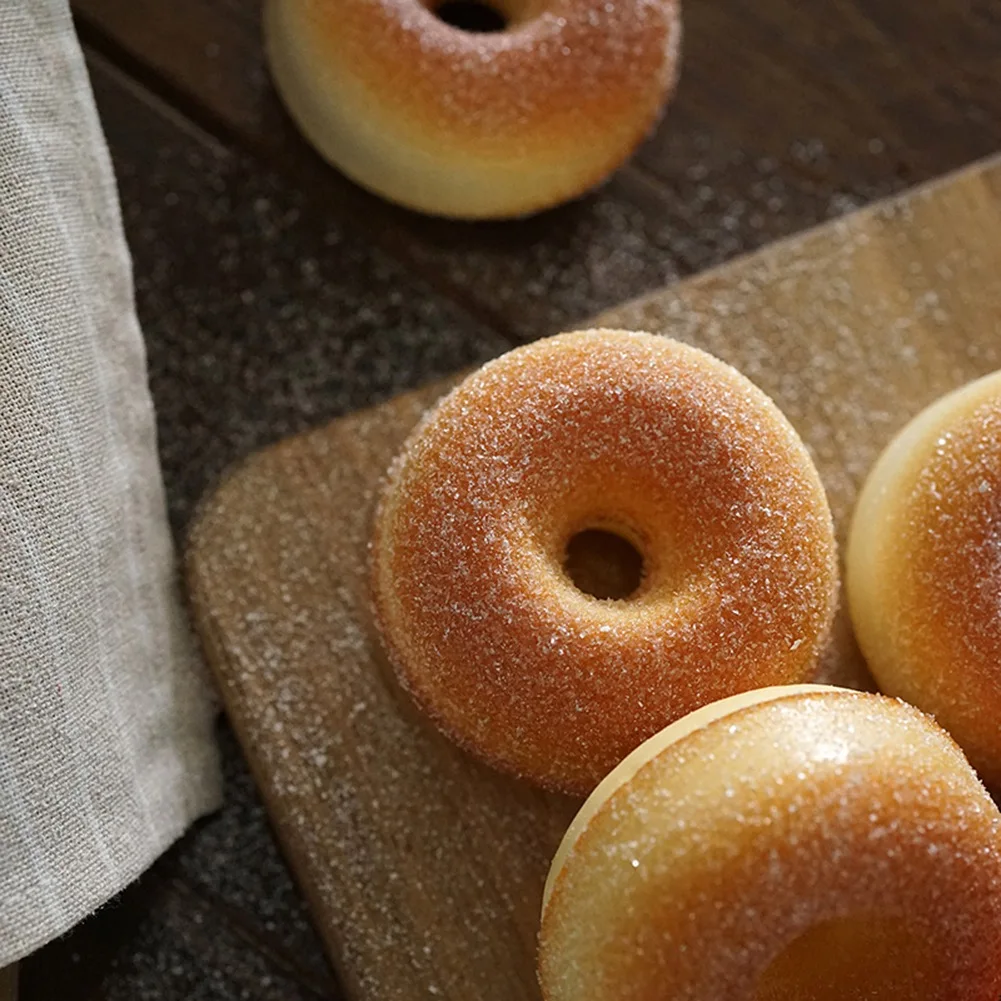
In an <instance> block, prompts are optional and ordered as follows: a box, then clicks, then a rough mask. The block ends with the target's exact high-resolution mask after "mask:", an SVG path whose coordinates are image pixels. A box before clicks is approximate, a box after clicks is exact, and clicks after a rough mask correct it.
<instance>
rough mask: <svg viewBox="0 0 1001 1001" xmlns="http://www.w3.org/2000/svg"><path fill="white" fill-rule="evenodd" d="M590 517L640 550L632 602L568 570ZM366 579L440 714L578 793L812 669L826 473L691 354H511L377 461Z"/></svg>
mask: <svg viewBox="0 0 1001 1001" xmlns="http://www.w3.org/2000/svg"><path fill="white" fill-rule="evenodd" d="M594 527H599V528H602V529H608V530H612V531H614V532H616V533H617V534H619V535H621V536H623V537H625V538H626V539H628V540H629V541H631V542H632V543H633V544H634V545H635V546H636V548H637V549H638V550H639V552H640V553H641V554H642V556H643V559H644V564H645V573H644V576H643V579H642V583H641V585H640V587H639V589H638V591H637V592H636V593H635V594H634V595H632V596H631V597H630V598H628V599H625V600H619V601H610V600H599V599H597V598H595V597H592V596H591V595H589V594H586V593H584V592H582V591H581V590H579V589H578V588H577V587H575V586H574V584H573V582H572V581H571V579H570V578H569V577H568V575H567V573H566V572H565V571H564V569H563V563H564V554H565V552H566V547H567V543H568V540H569V539H570V538H572V537H573V536H574V535H575V534H576V533H578V532H580V531H582V530H585V529H588V528H594ZM371 579H372V591H373V597H374V607H375V612H376V618H377V621H378V623H379V625H380V628H381V632H382V635H383V639H384V642H385V646H386V650H387V652H388V655H389V658H390V660H391V661H392V663H393V664H394V665H395V667H396V670H397V673H398V676H399V678H400V680H401V681H402V683H403V685H404V687H405V688H406V689H408V690H409V691H410V692H411V693H412V695H413V697H414V698H415V699H416V701H417V702H418V703H419V704H420V705H421V706H422V707H423V708H424V710H425V711H426V712H427V713H428V714H429V715H430V716H431V717H432V718H433V719H434V720H435V722H436V723H437V724H438V725H439V726H440V727H441V728H442V729H443V730H444V731H445V732H446V733H448V734H449V735H450V736H451V737H453V738H454V739H455V740H456V741H458V742H459V743H460V744H462V745H463V746H465V747H466V748H468V749H469V750H471V751H473V752H474V753H475V754H477V755H478V756H479V757H481V758H482V759H484V760H486V761H487V762H489V763H491V764H494V765H496V766H498V767H500V768H502V769H505V770H507V771H510V772H513V773H515V774H517V775H521V776H524V777H526V778H529V779H531V780H533V781H535V782H537V783H540V784H542V785H545V786H548V787H551V788H556V789H562V790H566V791H569V792H576V793H584V792H587V791H589V790H590V789H592V788H593V787H594V785H595V783H597V781H598V780H599V779H600V778H601V776H602V775H604V774H605V773H606V772H607V771H608V770H609V769H610V768H611V767H612V766H613V765H614V764H615V763H616V762H617V761H619V760H621V758H622V757H624V756H625V755H626V754H627V753H628V752H629V751H631V750H632V749H633V748H634V747H636V745H637V744H639V743H640V742H641V741H642V740H644V739H645V738H646V737H648V736H650V735H651V734H653V733H655V732H657V731H658V730H660V729H661V728H662V727H663V726H664V725H666V724H667V723H669V722H670V721H672V720H674V719H678V718H679V717H681V716H684V715H685V714H686V713H688V712H690V711H691V710H692V709H695V708H697V707H698V706H700V705H703V704H705V703H707V702H711V701H713V700H715V699H718V698H721V697H723V696H726V695H730V694H733V693H735V692H740V691H746V690H748V689H751V688H756V687H760V686H764V685H772V684H784V683H793V682H797V681H802V680H804V679H805V678H806V677H807V676H808V675H809V674H810V673H811V670H812V669H813V667H814V665H815V662H816V660H817V656H818V652H819V651H820V649H821V647H822V645H823V643H824V641H825V638H826V636H827V633H828V629H829V626H830V623H831V619H832V616H833V612H834V607H835V601H836V591H837V567H836V555H835V543H834V536H833V529H832V524H831V516H830V512H829V510H828V507H827V502H826V498H825V495H824V491H823V488H822V486H821V483H820V480H819V478H818V476H817V473H816V470H815V468H814V466H813V464H812V462H811V460H810V458H809V455H808V454H807V452H806V449H805V448H804V446H803V444H802V442H801V441H800V440H799V438H798V437H797V435H796V433H795V432H794V431H793V429H792V427H791V426H790V425H789V423H788V422H787V421H786V420H785V418H784V417H783V416H782V414H781V413H780V412H779V410H778V409H777V408H776V407H775V405H774V404H773V403H772V402H771V400H769V399H768V397H767V396H765V394H764V393H762V392H761V391H760V390H759V389H757V388H756V387H755V386H753V385H752V384H751V383H750V382H749V381H748V380H747V379H745V378H744V377H743V376H742V375H740V373H738V372H737V371H736V370H735V369H733V368H731V367H730V366H728V365H725V364H724V363H723V362H720V361H718V360H717V359H715V358H713V357H711V356H710V355H707V354H705V353H704V352H702V351H698V350H696V349H695V348H691V347H688V346H685V345H683V344H679V343H677V342H675V341H671V340H669V339H667V338H663V337H656V336H653V335H650V334H639V333H627V332H624V331H607V330H606V331H590V332H580V333H574V334H564V335H561V336H558V337H554V338H550V339H548V340H544V341H540V342H537V343H535V344H532V345H529V346H527V347H523V348H519V349H517V350H515V351H512V352H510V353H508V354H507V355H505V356H503V357H502V358H500V359H498V360H496V361H494V362H492V363H490V364H488V365H486V366H485V367H484V368H483V369H481V370H480V371H479V372H478V373H476V374H474V375H473V376H471V377H470V378H469V379H467V380H466V381H465V382H464V383H462V384H461V385H460V386H459V387H458V388H457V389H456V390H454V391H453V392H452V393H451V394H450V395H449V396H448V397H446V398H445V399H444V400H443V401H442V402H441V403H440V404H439V405H438V407H437V408H436V409H435V410H434V411H433V412H432V413H431V414H430V415H429V416H428V417H427V418H426V419H425V420H424V421H423V422H422V424H421V425H420V426H419V427H418V428H417V430H416V431H415V432H414V434H413V435H412V436H411V438H410V439H409V441H408V442H407V444H406V445H405V447H404V449H403V451H402V453H401V455H400V456H399V458H398V459H397V460H396V462H395V463H394V465H393V467H392V469H391V471H390V475H389V477H388V481H387V484H386V486H385V489H384V491H383V494H382V499H381V503H380V506H379V509H378V512H377V516H376V519H375V525H374V532H373V540H372V578H371Z"/></svg>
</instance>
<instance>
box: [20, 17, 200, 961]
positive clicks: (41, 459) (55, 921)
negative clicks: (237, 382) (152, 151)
mask: <svg viewBox="0 0 1001 1001" xmlns="http://www.w3.org/2000/svg"><path fill="white" fill-rule="evenodd" d="M213 712H214V706H213V704H212V701H211V698H210V697H209V694H208V688H207V686H206V683H205V679H204V676H203V672H202V670H201V668H200V665H199V664H198V661H197V659H196V655H195V648H194V644H193V642H192V637H191V634H190V631H189V629H188V626H187V623H186V620H185V616H184V614H183V610H182V606H181V602H180V598H179V590H178V580H177V573H176V561H175V554H174V552H173V548H172V542H171V538H170V534H169V530H168V527H167V519H166V511H165V504H164V495H163V485H162V481H161V476H160V469H159V465H158V461H157V453H156V438H155V423H154V416H153V408H152V403H151V400H150V396H149V391H148V387H147V378H146V359H145V352H144V347H143V342H142V338H141V334H140V331H139V326H138V323H137V320H136V316H135V311H134V305H133V295H132V277H131V262H130V259H129V256H128V251H127V248H126V245H125V240H124V235H123V231H122V224H121V218H120V213H119V208H118V202H117V193H116V189H115V182H114V176H113V173H112V168H111V162H110V158H109V156H108V151H107V147H106V145H105V142H104V138H103V134H102V132H101V127H100V123H99V121H98V117H97V112H96V109H95V106H94V101H93V97H92V94H91V90H90V84H89V81H88V78H87V73H86V69H85V65H84V60H83V56H82V53H81V50H80V47H79V45H78V43H77V40H76V37H75V34H74V30H73V24H72V21H71V19H70V13H69V8H68V4H67V2H66V0H0V967H2V966H4V965H6V964H8V963H10V962H12V961H14V960H16V959H18V958H19V957H21V956H23V955H25V954H26V953H28V952H30V951H32V950H34V949H36V948H38V947H39V946H40V945H42V944H43V943H44V942H46V941H48V940H49V939H51V938H53V937H55V936H57V935H59V934H61V933H62V932H64V931H65V930H66V929H68V928H69V927H70V926H71V925H73V924H74V923H75V922H76V921H78V920H79V919H81V918H82V917H84V916H85V915H86V914H88V913H89V912H90V911H92V910H94V909H95V908H96V907H98V906H99V905H100V904H101V903H103V902H105V901H106V900H108V899H109V898H110V897H112V896H113V895H114V894H115V893H117V892H118V891H119V890H121V889H122V888H123V887H124V886H125V885H126V884H127V883H128V882H129V881H131V880H132V879H133V878H135V877H136V876H137V875H138V874H139V873H140V872H141V871H142V870H143V869H144V868H145V867H147V866H148V865H149V864H150V863H151V862H152V861H153V860H154V859H155V858H156V856H157V855H158V854H160V853H161V852H162V851H163V850H164V849H165V848H166V847H167V846H168V845H169V844H170V843H171V842H172V841H173V840H174V839H175V838H177V837H178V836H179V835H180V834H181V832H182V831H183V830H184V829H185V828H186V827H187V826H188V824H189V823H190V822H191V821H192V820H193V819H194V818H196V817H197V816H199V815H200V814H203V813H205V812H207V811H209V810H211V809H212V808H214V807H215V806H216V805H217V804H218V802H219V797H220V782H219V772H218V764H217V760H216V751H215V748H214V744H213V739H212V717H213Z"/></svg>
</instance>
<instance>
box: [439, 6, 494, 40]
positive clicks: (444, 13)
mask: <svg viewBox="0 0 1001 1001" xmlns="http://www.w3.org/2000/svg"><path fill="white" fill-rule="evenodd" d="M433 12H434V14H435V16H436V17H437V18H438V19H439V20H440V21H444V22H445V24H448V25H451V26H452V27H453V28H458V29H459V30H460V31H471V32H475V33H477V34H483V33H486V32H492V31H503V30H504V29H505V28H506V27H507V24H508V20H507V17H506V16H505V15H504V14H503V12H501V11H499V10H498V9H497V8H496V7H493V6H491V5H490V4H488V3H481V2H480V0H445V2H444V3H440V4H438V5H437V6H436V7H434V8H433Z"/></svg>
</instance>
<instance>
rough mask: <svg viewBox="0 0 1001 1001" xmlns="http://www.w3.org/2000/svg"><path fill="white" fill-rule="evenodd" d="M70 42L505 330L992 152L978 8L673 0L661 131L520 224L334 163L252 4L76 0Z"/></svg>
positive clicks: (989, 84) (532, 326) (994, 107)
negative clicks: (472, 212) (678, 36)
mask: <svg viewBox="0 0 1001 1001" xmlns="http://www.w3.org/2000/svg"><path fill="white" fill-rule="evenodd" d="M74 6H75V9H76V11H77V15H78V21H79V24H80V28H81V32H82V34H83V37H84V38H85V39H87V40H88V41H89V42H90V43H91V44H93V45H95V46H98V47H100V48H101V49H102V50H103V51H105V52H106V53H107V54H108V56H109V57H110V58H112V59H113V60H115V61H117V62H119V63H120V64H122V65H124V66H127V67H129V68H130V69H133V70H134V71H135V73H136V74H137V76H138V77H139V78H140V79H141V80H142V81H143V82H144V83H146V84H147V85H148V86H149V87H150V88H151V89H153V90H155V91H157V92H158V93H160V94H162V95H163V96H164V97H166V98H167V99H168V100H169V101H170V102H171V103H172V104H174V105H175V106H176V107H178V108H180V109H181V110H182V111H184V112H185V113H186V114H188V115H190V116H191V117H192V118H193V119H194V120H195V121H197V122H199V123H201V124H202V125H203V126H204V127H206V128H207V129H209V130H210V131H212V132H214V133H215V134H217V135H219V136H220V137H221V138H223V139H224V140H225V141H227V142H231V143H233V144H235V145H238V146H240V147H242V148H244V149H246V150H247V151H249V152H251V153H252V154H253V155H255V156H257V157H258V158H259V159H260V160H261V162H262V163H265V164H267V165H269V166H270V167H273V168H274V169H276V170H279V171H281V172H282V173H283V174H284V175H285V176H286V177H288V178H289V179H290V181H292V182H293V183H294V184H295V185H296V186H297V187H299V188H301V189H303V190H308V191H309V193H310V197H311V199H312V200H313V202H314V205H315V207H316V210H317V211H322V212H323V213H326V214H331V215H334V216H336V217H337V218H339V219H342V220H344V222H345V223H347V224H349V225H350V226H352V227H353V229H354V231H355V232H356V233H357V234H358V237H359V238H360V239H362V240H364V241H365V242H367V243H372V244H375V245H378V246H380V247H382V248H383V249H384V250H386V251H387V252H389V253H391V254H393V255H394V256H395V257H397V258H398V259H400V260H401V261H403V262H405V263H406V265H407V267H409V268H411V269H413V270H414V271H415V272H416V273H418V274H419V275H420V276H421V277H422V278H423V279H425V280H426V281H428V282H429V283H431V284H433V285H434V287H435V288H436V289H438V290H439V291H440V292H442V293H443V294H445V295H447V296H448V297H450V298H452V299H454V300H455V301H457V302H460V303H462V304H463V305H464V306H465V307H466V308H468V309H469V310H470V311H471V312H472V313H474V314H475V315H476V316H478V317H479V318H480V319H482V320H484V321H485V322H489V323H491V324H492V325H493V326H494V327H495V329H496V330H497V331H498V332H500V333H502V334H503V335H506V336H511V337H517V338H528V337H533V336H539V335H540V334H545V333H551V332H552V330H553V329H554V328H555V327H557V326H561V325H564V324H565V323H567V322H568V321H578V322H579V321H581V320H582V319H584V318H586V317H587V316H590V315H592V314H593V313H594V312H595V311H597V310H600V309H603V308H607V307H608V306H611V305H614V304H615V303H616V302H621V301H623V300H624V299H626V298H630V297H633V296H636V295H638V294H640V293H642V292H644V291H648V290H652V289H654V288H656V287H659V286H661V285H663V284H665V283H666V282H667V281H670V280H672V279H674V278H676V277H684V276H686V275H689V274H692V273H694V272H696V271H699V270H702V269H703V268H706V267H712V266H715V265H717V264H719V263H721V262H722V261H724V260H726V259H727V258H729V257H732V256H733V255H734V254H735V253H736V252H738V251H742V250H747V249H751V248H754V247H758V246H761V245H763V244H765V243H767V242H769V241H771V240H774V239H776V238H778V237H782V236H785V235H787V234H789V233H791V232H793V231H795V230H798V229H801V228H803V227H804V226H807V225H813V224H815V223H819V222H821V221H823V220H824V219H826V218H829V217H831V216H833V215H839V214H841V213H842V212H844V211H845V210H846V209H850V208H852V207H855V206H859V205H861V204H864V203H867V202H869V201H871V200H872V199H873V198H874V197H878V196H882V195H886V194H889V193H891V192H894V191H897V190H900V189H901V188H902V187H903V186H906V185H907V184H912V183H915V182H919V181H923V180H927V179H931V178H933V177H935V176H938V175H940V174H942V173H944V172H945V171H948V170H951V169H954V168H956V167H959V166H962V165H963V164H966V163H969V162H970V161H971V160H974V159H975V158H977V157H980V156H984V155H987V154H989V153H990V152H992V151H993V150H995V149H997V148H998V146H999V143H1001V97H999V96H998V92H997V88H996V86H995V83H994V81H995V80H996V65H995V64H996V58H997V53H998V51H999V46H1001V8H999V6H998V5H997V4H996V3H995V2H993V0H922V3H920V4H915V3H914V2H912V0H838V2H836V3H833V2H816V3H803V2H801V0H759V2H756V3H748V2H747V0H686V2H685V6H684V25H685V27H684V32H685V35H684V52H683V68H682V77H681V83H680V86H679V89H678V93H677V96H676V99H675V100H674V101H673V103H672V105H671V107H670V109H669V111H668V113H667V116H666V118H665V119H664V121H663V123H662V124H661V126H660V128H658V130H657V131H656V133H655V134H654V135H652V136H651V137H650V139H649V141H648V142H647V143H646V145H645V146H644V147H643V148H642V149H641V150H640V151H639V153H638V155H637V157H636V158H635V159H634V160H633V161H632V162H631V163H630V164H629V165H628V166H627V167H626V168H625V169H623V170H622V171H620V172H619V173H618V174H616V175H615V177H614V178H613V179H612V180H611V182H610V183H609V184H607V185H606V186H605V187H603V188H601V189H600V190H599V191H597V192H595V193H594V194H593V195H592V196H590V197H588V198H586V199H583V200H582V201H580V202H576V203H574V204H572V205H569V206H565V207H564V208H561V209H558V210H556V211H555V212H550V213H545V214H544V215H542V216H539V217H537V218H535V219H532V220H528V221H526V222H524V223H519V224H518V225H515V226H511V225H503V224H497V225H479V226H469V225H466V224H462V223H450V222H445V221H441V220H433V219H428V218H425V217H422V216H419V215H416V214H415V213H412V212H407V211H404V210H402V209H398V208H396V207H394V206H391V205H389V204H387V203H385V202H382V201H380V200H379V199H377V198H374V197H372V196H370V195H368V194H367V193H366V192H364V191H362V190H361V189H360V188H358V187H357V186H356V185H354V184H352V183H351V182H349V181H347V180H346V179H345V178H344V177H343V176H342V175H340V174H339V173H338V172H337V171H334V170H331V169H330V168H329V167H327V165H326V164H324V163H323V162H322V161H321V160H320V158H319V157H318V156H317V155H316V154H314V153H313V151H312V150H311V149H310V148H309V146H308V145H307V144H306V143H305V141H304V140H303V139H302V138H301V137H300V136H299V134H298V133H297V132H296V130H295V128H294V127H293V125H292V123H291V121H290V119H289V117H288V116H287V115H286V114H285V112H284V110H283V108H282V106H281V104H280V102H279V101H278V98H277V96H276V94H275V92H274V89H273V87H272V86H271V83H270V79H269V76H268V72H267V67H266V64H265V61H264V57H263V51H262V45H261V38H260V11H259V6H260V5H259V3H257V2H256V0H172V2H171V3H169V4H165V3H162V2H161V0H74Z"/></svg>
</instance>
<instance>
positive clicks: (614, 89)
mask: <svg viewBox="0 0 1001 1001" xmlns="http://www.w3.org/2000/svg"><path fill="white" fill-rule="evenodd" d="M485 2H486V3H488V4H490V5H491V6H493V7H495V9H496V10H497V11H498V12H499V14H500V15H503V17H504V19H505V20H506V22H507V26H506V29H505V30H503V31H497V32H490V33H482V32H472V31H464V30H461V29H459V28H456V27H453V26H452V25H450V24H447V23H445V21H443V20H441V19H440V18H439V17H437V16H436V15H435V13H434V12H433V11H434V9H435V8H436V7H438V6H439V5H438V4H432V3H429V2H426V0H267V2H266V5H265V11H264V29H265V41H266V48H267V54H268V61H269V65H270V68H271V74H272V77H273V78H274V81H275V85H276V87H277V89H278V91H279V93H280V95H281V97H282V99H283V101H284V103H285V105H286V107H287V108H288V109H289V111H290V113H291V114H292V117H293V118H294V119H295V120H296V122H297V124H298V125H299V127H300V129H301V130H302V132H303V133H304V135H305V136H306V138H307V139H308V140H309V141H310V142H311V143H312V144H313V145H314V146H315V147H316V149H317V150H318V151H319V152H320V153H321V154H322V155H323V156H324V157H325V158H326V159H327V160H329V161H330V162H331V163H333V164H334V165H335V166H337V167H339V168H340V169H341V170H342V171H344V173H345V174H347V175H348V176H349V177H351V178H353V179H354V180H355V181H357V182H358V183H359V184H361V185H363V186H364V187H366V188H369V189H370V190H372V191H374V192H376V193H377V194H380V195H382V196H383V197H385V198H388V199H390V200H392V201H395V202H399V203H400V204H402V205H406V206H408V207H410V208H415V209H419V210H421V211H423V212H429V213H433V214H436V215H445V216H455V217H461V218H470V219H473V218H489V217H504V216H517V215H525V214H528V213H532V212H536V211H538V210H541V209H544V208H547V207H548V206H551V205H555V204H557V203H558V202H562V201H565V200H567V199H570V198H574V197H576V196H577V195H580V194H582V193H583V192H585V191H587V190H588V189H589V188H591V187H593V186H595V185H596V184H598V183H599V182H600V181H601V180H602V179H603V178H604V177H606V176H607V175H608V174H609V173H611V172H612V171H613V170H614V169H615V168H616V167H618V166H619V165H620V164H621V163H622V162H623V161H624V160H625V159H626V158H627V157H628V156H629V154H630V153H631V152H632V151H633V149H634V148H635V147H636V145H637V144H638V143H639V142H640V140H641V139H642V138H643V137H644V136H645V134H646V133H647V131H648V130H649V129H650V128H651V126H652V125H653V123H654V121H655V119H656V117H657V115H658V112H659V110H660V109H661V107H662V105H663V103H664V102H665V100H666V99H667V96H668V95H669V93H670V91H671V90H672V88H673V86H674V82H675V78H676V74H677V65H678V46H679V42H680V37H681V27H680V17H679V9H678V4H679V0H614V2H607V0H485Z"/></svg>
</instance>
